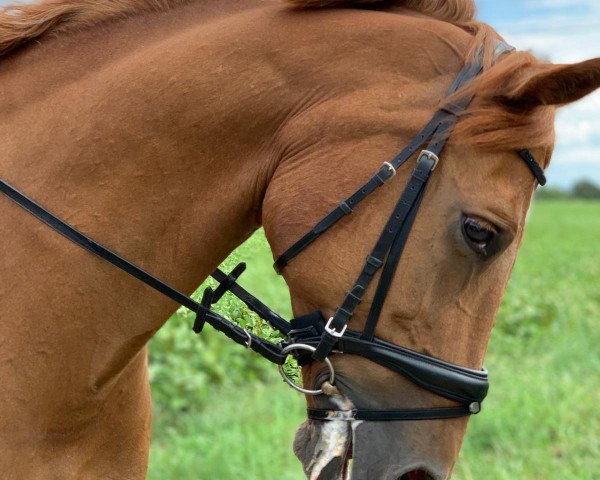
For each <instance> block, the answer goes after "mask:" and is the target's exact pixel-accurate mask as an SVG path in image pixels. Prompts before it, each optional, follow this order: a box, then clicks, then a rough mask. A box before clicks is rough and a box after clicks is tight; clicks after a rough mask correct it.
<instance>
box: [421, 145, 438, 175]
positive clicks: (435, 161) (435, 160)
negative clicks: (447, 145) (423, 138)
mask: <svg viewBox="0 0 600 480" xmlns="http://www.w3.org/2000/svg"><path fill="white" fill-rule="evenodd" d="M423 155H425V156H426V157H427V158H429V159H431V160H433V167H431V171H432V172H433V171H434V170H435V167H437V164H438V163H439V161H440V159H439V157H438V156H437V155H436V154H435V153H433V152H430V151H429V150H422V151H421V153H420V154H419V160H417V162H419V161H420V160H421V157H422V156H423Z"/></svg>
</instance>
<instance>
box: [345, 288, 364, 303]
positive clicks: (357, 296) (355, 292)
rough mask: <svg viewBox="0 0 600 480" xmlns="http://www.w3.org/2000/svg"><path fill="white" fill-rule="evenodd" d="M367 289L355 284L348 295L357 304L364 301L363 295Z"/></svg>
mask: <svg viewBox="0 0 600 480" xmlns="http://www.w3.org/2000/svg"><path fill="white" fill-rule="evenodd" d="M364 292H365V289H364V288H363V287H362V286H360V285H355V286H354V288H353V289H352V290H350V291H349V292H348V293H347V294H346V295H347V296H348V297H350V298H351V299H352V300H353V302H354V304H355V305H358V304H359V303H360V302H362V296H363V295H364Z"/></svg>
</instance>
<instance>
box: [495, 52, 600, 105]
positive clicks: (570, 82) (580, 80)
mask: <svg viewBox="0 0 600 480" xmlns="http://www.w3.org/2000/svg"><path fill="white" fill-rule="evenodd" d="M599 87H600V58H595V59H593V60H587V61H585V62H581V63H574V64H572V65H546V66H544V67H543V69H542V71H541V72H540V71H539V70H538V71H537V72H536V73H535V74H533V75H532V76H531V77H530V78H528V79H527V80H526V81H525V82H524V83H522V84H521V85H520V86H519V87H518V88H517V89H516V90H515V91H514V92H512V93H511V94H509V95H507V96H505V97H503V98H501V99H499V100H500V101H501V102H502V103H504V104H505V105H507V106H508V107H510V108H516V109H520V110H529V109H532V108H535V107H540V106H543V105H556V106H561V105H566V104H568V103H572V102H575V101H577V100H579V99H580V98H582V97H585V96H586V95H588V94H590V93H592V92H593V91H594V90H596V89H597V88H599Z"/></svg>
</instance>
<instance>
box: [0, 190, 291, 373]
mask: <svg viewBox="0 0 600 480" xmlns="http://www.w3.org/2000/svg"><path fill="white" fill-rule="evenodd" d="M0 192H1V193H3V194H4V195H6V196H7V197H8V198H9V199H11V200H12V201H13V202H15V203H16V204H17V205H19V206H20V207H22V208H23V209H25V210H26V211H28V212H29V213H30V214H31V215H33V216H34V217H36V218H37V219H39V220H41V221H42V222H44V223H45V224H46V225H48V226H49V227H50V228H52V229H53V230H54V231H56V232H58V233H60V234H61V235H63V236H64V237H65V238H67V239H68V240H70V241H71V242H73V243H74V244H76V245H77V246H79V247H81V248H83V249H85V250H87V251H88V252H90V253H93V254H94V255H96V256H98V257H100V258H101V259H102V260H105V261H106V262H108V263H110V264H112V265H114V266H115V267H117V268H119V269H121V270H123V271H124V272H126V273H128V274H129V275H131V276H133V277H135V278H137V279H138V280H140V281H142V282H144V283H145V284H146V285H148V286H149V287H152V288H153V289H154V290H156V291H158V292H160V293H162V294H163V295H165V296H167V297H169V298H170V299H171V300H173V301H175V302H176V303H178V304H179V305H183V306H184V307H186V308H188V309H190V310H191V311H193V312H196V313H197V314H198V313H199V312H200V314H201V315H202V316H203V318H204V321H206V322H208V323H209V324H210V325H211V326H212V327H213V328H215V329H216V330H219V331H220V332H223V333H224V334H225V335H227V336H228V337H229V338H231V339H232V340H233V341H235V342H236V343H238V344H240V345H244V346H246V347H247V348H251V349H252V350H254V351H255V352H256V353H258V354H259V355H261V356H262V357H264V358H266V359H267V360H269V361H271V362H273V363H276V364H278V365H279V364H283V363H284V362H285V358H286V356H285V355H282V354H281V350H282V349H281V347H279V346H278V345H274V344H272V343H270V342H268V341H266V340H263V339H262V338H260V337H258V336H256V335H254V334H252V333H250V332H247V331H246V330H244V329H243V328H242V327H240V326H238V325H236V324H234V323H232V322H230V321H229V320H227V319H226V318H224V317H222V316H221V315H218V314H216V313H214V312H211V311H210V310H208V309H206V307H205V306H203V305H201V304H199V303H197V302H196V301H195V300H194V299H192V298H191V297H188V296H187V295H185V294H184V293H182V292H180V291H179V290H177V289H176V288H174V287H172V286H171V285H169V284H168V283H166V282H164V281H162V280H160V279H159V278H157V277H155V276H153V275H152V274H150V273H148V272H146V271H145V270H143V269H142V268H140V267H138V266H137V265H134V264H133V263H131V262H129V261H127V260H125V259H124V258H122V257H120V256H119V255H117V254H116V253H114V252H112V251H111V250H109V249H108V248H106V247H104V246H103V245H101V244H99V243H98V242H96V241H95V240H93V239H91V238H90V237H88V236H86V235H84V234H83V233H81V232H80V231H79V230H77V229H75V228H74V227H72V226H71V225H69V224H68V223H66V222H64V221H62V220H61V219H59V218H58V217H56V216H55V215H53V214H52V213H50V212H49V211H48V210H46V209H45V208H43V207H42V206H40V205H38V204H37V203H36V202H34V201H33V200H32V199H30V198H28V197H27V196H26V195H24V194H23V193H21V192H19V191H18V190H17V189H15V188H14V187H12V186H11V185H9V184H8V183H6V182H5V181H3V180H0ZM217 276H218V277H220V278H221V279H224V278H225V277H227V275H226V274H225V273H223V272H221V271H218V273H217ZM217 280H218V279H217ZM234 288H235V290H236V291H238V293H240V294H241V295H248V296H251V295H250V294H249V293H248V292H246V291H245V290H243V289H242V287H240V286H239V285H236V286H235V287H234ZM259 304H260V305H262V303H260V302H259ZM255 306H256V307H257V309H259V310H263V308H262V307H260V306H258V304H255ZM265 308H266V307H265ZM277 317H278V319H281V317H279V316H277ZM281 320H282V319H281ZM277 323H279V320H277ZM288 330H289V328H288Z"/></svg>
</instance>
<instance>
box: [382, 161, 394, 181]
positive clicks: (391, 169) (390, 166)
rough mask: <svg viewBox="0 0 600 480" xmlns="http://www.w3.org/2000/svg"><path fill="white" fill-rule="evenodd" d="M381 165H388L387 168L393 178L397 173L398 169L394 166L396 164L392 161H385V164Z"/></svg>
mask: <svg viewBox="0 0 600 480" xmlns="http://www.w3.org/2000/svg"><path fill="white" fill-rule="evenodd" d="M381 166H382V167H387V169H388V170H389V171H390V173H391V174H392V175H391V176H390V177H389V178H392V177H393V176H394V175H396V169H395V168H394V166H393V165H392V164H391V163H390V162H383V164H382V165H381ZM389 178H388V180H389Z"/></svg>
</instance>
